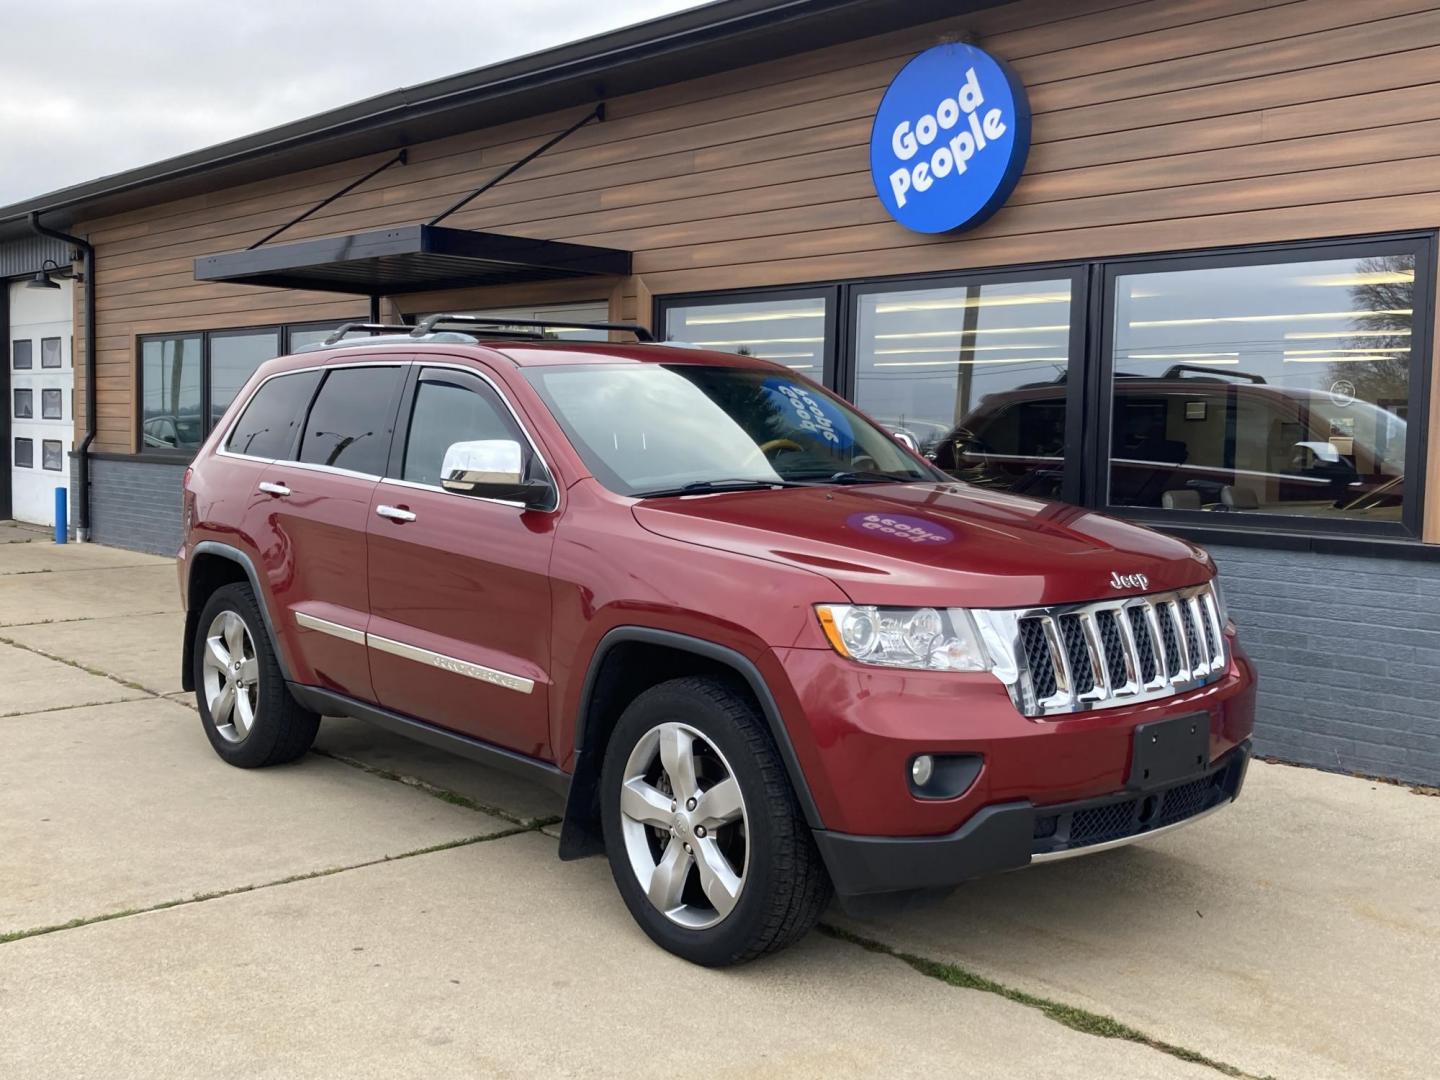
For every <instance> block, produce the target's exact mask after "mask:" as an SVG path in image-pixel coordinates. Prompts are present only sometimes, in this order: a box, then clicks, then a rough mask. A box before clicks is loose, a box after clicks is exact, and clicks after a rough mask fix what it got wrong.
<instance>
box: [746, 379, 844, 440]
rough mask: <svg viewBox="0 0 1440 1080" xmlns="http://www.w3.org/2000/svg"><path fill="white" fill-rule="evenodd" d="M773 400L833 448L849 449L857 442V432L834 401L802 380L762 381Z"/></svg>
mask: <svg viewBox="0 0 1440 1080" xmlns="http://www.w3.org/2000/svg"><path fill="white" fill-rule="evenodd" d="M761 385H762V386H763V387H764V388H765V392H766V394H768V395H769V396H770V400H771V402H772V403H773V404H774V405H776V406H777V407H778V408H779V409H780V410H781V411H782V412H783V413H784V414H785V415H786V417H787V418H788V419H789V420H790V421H791V422H793V423H794V424H795V425H796V426H797V427H799V428H800V429H801V430H802V431H805V432H807V433H808V434H810V435H813V436H814V437H815V438H816V439H818V440H820V441H822V442H823V443H825V445H826V446H828V447H829V448H830V449H832V450H849V449H850V448H851V447H852V446H854V445H855V433H854V432H853V431H851V430H850V421H849V420H847V419H846V418H845V414H844V413H843V412H841V411H840V410H839V409H838V408H837V407H836V406H835V403H834V402H833V401H831V400H830V399H829V398H827V397H826V396H825V395H824V394H817V393H814V392H813V391H811V390H810V389H808V388H807V387H805V386H804V385H803V384H801V383H795V382H791V381H790V380H788V379H780V378H770V379H766V380H765V381H764V382H763V383H762V384H761Z"/></svg>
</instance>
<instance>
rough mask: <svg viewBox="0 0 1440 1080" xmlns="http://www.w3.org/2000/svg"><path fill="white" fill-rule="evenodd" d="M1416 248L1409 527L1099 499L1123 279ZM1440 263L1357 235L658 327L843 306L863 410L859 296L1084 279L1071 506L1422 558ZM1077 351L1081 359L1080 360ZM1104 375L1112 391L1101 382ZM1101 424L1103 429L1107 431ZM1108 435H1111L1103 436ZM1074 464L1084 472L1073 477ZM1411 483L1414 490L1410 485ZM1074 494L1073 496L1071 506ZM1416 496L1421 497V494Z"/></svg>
mask: <svg viewBox="0 0 1440 1080" xmlns="http://www.w3.org/2000/svg"><path fill="white" fill-rule="evenodd" d="M1407 245H1411V246H1413V247H1414V249H1415V294H1416V297H1415V313H1414V316H1413V319H1414V326H1413V328H1412V329H1413V331H1414V332H1413V334H1412V342H1423V346H1422V345H1416V346H1414V347H1412V349H1411V354H1410V363H1411V369H1410V371H1411V383H1410V401H1409V406H1408V412H1407V417H1406V421H1407V426H1408V429H1409V430H1408V436H1409V445H1407V447H1406V467H1405V478H1406V485H1405V486H1406V491H1407V498H1406V502H1407V505H1406V506H1405V508H1404V511H1403V513H1402V520H1401V521H1400V522H1399V523H1395V522H1369V521H1344V520H1339V519H1335V518H1324V519H1320V518H1313V517H1306V516H1304V515H1298V514H1297V515H1284V514H1258V513H1246V512H1239V513H1235V512H1230V513H1225V514H1217V513H1214V512H1211V511H1204V510H1161V509H1152V508H1147V507H1124V506H1116V507H1110V506H1106V505H1104V503H1103V502H1102V501H1101V500H1099V499H1098V498H1097V493H1096V485H1097V484H1098V483H1099V478H1100V477H1102V476H1103V477H1105V478H1106V480H1107V481H1108V475H1109V473H1108V468H1109V460H1108V453H1106V452H1105V447H1106V446H1107V445H1108V444H1107V442H1106V441H1105V440H1106V438H1108V435H1109V430H1110V429H1109V425H1110V400H1109V396H1108V389H1109V374H1108V371H1109V368H1108V365H1109V361H1108V359H1107V356H1108V351H1109V342H1110V340H1111V339H1112V335H1113V331H1114V328H1113V326H1112V325H1111V319H1110V305H1111V303H1112V302H1113V288H1114V279H1115V278H1116V277H1118V276H1123V275H1124V274H1134V273H1145V272H1147V271H1148V269H1149V268H1151V267H1157V266H1163V267H1165V268H1167V269H1178V268H1180V266H1181V264H1182V263H1183V264H1184V266H1185V268H1189V269H1208V268H1213V267H1217V266H1224V265H1264V264H1266V263H1282V262H1308V261H1314V260H1318V259H1325V258H1332V257H1333V258H1345V257H1356V256H1359V255H1373V254H1377V253H1378V251H1379V249H1383V250H1385V251H1387V252H1394V251H1397V250H1403V249H1405V248H1406V246H1407ZM1437 257H1440V233H1437V232H1436V231H1435V230H1407V231H1403V232H1394V233H1369V234H1361V235H1357V236H1345V237H1338V238H1324V239H1314V240H1292V241H1282V242H1276V243H1265V244H1245V245H1232V246H1228V247H1221V248H1207V249H1200V250H1195V249H1182V250H1170V251H1163V252H1147V253H1143V254H1136V255H1117V256H1112V257H1109V258H1100V259H1085V260H1078V261H1077V260H1068V261H1055V262H1044V263H1024V264H1019V265H1012V266H1003V265H1002V266H991V267H976V268H967V269H965V270H963V271H936V272H932V273H924V274H909V275H892V276H888V277H868V278H851V279H845V280H830V281H823V282H810V283H804V284H799V285H789V286H783V287H779V288H747V289H727V290H720V291H716V292H688V293H675V294H665V295H663V296H656V297H655V298H654V300H653V301H652V306H651V308H652V318H653V319H654V322H653V324H652V325H653V326H655V327H656V328H657V330H658V331H661V332H663V330H664V327H665V317H666V313H667V312H669V311H670V310H671V309H673V308H676V307H692V306H704V305H713V304H733V303H737V302H744V301H746V300H757V301H759V300H765V299H793V298H795V297H800V296H818V295H821V294H827V295H833V297H834V303H835V307H834V308H833V309H830V308H827V312H829V311H832V310H833V312H835V315H833V316H831V317H827V319H826V322H827V326H826V346H827V355H826V360H825V374H826V377H825V380H824V382H825V385H826V386H827V387H828V388H830V389H831V390H834V391H835V392H836V393H838V394H840V395H841V396H842V397H844V398H845V399H846V400H847V401H851V402H853V401H854V388H855V367H856V356H855V350H854V348H853V344H854V341H855V330H856V324H857V321H858V311H859V309H858V304H857V300H856V298H857V296H858V295H860V294H863V293H870V292H875V291H883V292H888V291H893V290H899V289H905V288H926V289H932V288H945V287H947V286H948V285H950V284H952V283H959V284H966V283H975V282H981V283H983V282H985V281H1006V280H1010V281H1014V280H1027V279H1032V280H1033V279H1044V278H1046V277H1057V276H1063V275H1064V274H1066V273H1074V274H1075V275H1076V276H1075V278H1074V281H1075V283H1076V284H1075V285H1074V286H1073V288H1074V290H1075V291H1074V294H1073V296H1072V302H1071V319H1072V325H1071V328H1070V333H1071V350H1072V351H1071V357H1072V359H1071V363H1072V365H1073V364H1074V363H1075V358H1076V357H1077V356H1078V358H1079V362H1080V368H1079V371H1078V372H1077V374H1078V376H1079V377H1078V378H1076V379H1074V380H1072V384H1073V385H1072V386H1071V387H1070V388H1069V394H1068V395H1067V402H1066V408H1067V409H1074V410H1076V411H1077V414H1078V417H1079V422H1080V436H1079V439H1078V442H1077V443H1075V444H1073V445H1072V440H1071V433H1072V430H1073V429H1072V427H1071V424H1072V423H1073V421H1072V420H1071V418H1069V417H1067V421H1066V443H1067V445H1066V455H1065V480H1064V487H1065V492H1066V495H1065V501H1066V502H1071V503H1073V504H1074V505H1075V506H1078V507H1081V508H1082V509H1088V510H1099V511H1102V512H1104V513H1106V514H1109V515H1111V516H1114V517H1117V518H1121V519H1124V520H1129V521H1134V522H1136V523H1138V524H1143V525H1147V526H1150V527H1152V528H1158V529H1161V530H1164V531H1167V532H1175V533H1178V534H1181V535H1188V536H1193V537H1195V538H1197V539H1200V540H1202V541H1204V542H1207V543H1221V542H1223V543H1234V544H1239V545H1245V544H1250V543H1254V544H1265V545H1269V546H1275V545H1276V544H1283V545H1286V546H1292V547H1297V548H1300V547H1308V548H1313V549H1317V550H1318V549H1320V548H1324V549H1325V550H1327V551H1328V550H1341V549H1345V550H1349V549H1352V548H1354V549H1357V550H1359V549H1366V550H1368V549H1369V548H1370V547H1373V546H1375V545H1376V544H1377V543H1378V544H1379V545H1380V546H1381V547H1382V548H1383V549H1384V550H1385V551H1389V552H1392V553H1393V552H1397V551H1398V552H1404V551H1406V550H1410V549H1420V548H1421V547H1422V544H1421V535H1422V526H1423V518H1424V510H1425V497H1426V490H1427V480H1428V477H1427V476H1426V475H1425V464H1426V459H1427V456H1428V447H1429V443H1430V439H1431V438H1432V437H1433V434H1434V433H1432V430H1431V424H1430V389H1431V378H1432V374H1431V373H1432V372H1433V370H1434V366H1435V364H1436V363H1440V358H1437V357H1436V355H1435V351H1436V350H1435V347H1436V342H1435V341H1434V340H1433V339H1434V329H1435V305H1436V296H1435V288H1436V280H1437V269H1436V264H1437ZM1077 348H1078V349H1079V352H1078V353H1077V352H1076V351H1075V350H1076V349H1077ZM1102 369H1104V371H1103V376H1104V377H1103V381H1102ZM1102 422H1103V424H1102ZM1102 426H1103V429H1104V431H1103V435H1104V437H1103V438H1102V431H1101V428H1102ZM1072 461H1075V462H1077V464H1076V465H1075V466H1073V467H1072ZM1412 478H1413V484H1412ZM1072 492H1074V494H1075V497H1074V498H1073V499H1072V498H1071V497H1070V495H1071V493H1072ZM1412 492H1413V494H1412Z"/></svg>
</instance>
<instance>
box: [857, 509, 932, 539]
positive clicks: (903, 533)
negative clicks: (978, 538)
mask: <svg viewBox="0 0 1440 1080" xmlns="http://www.w3.org/2000/svg"><path fill="white" fill-rule="evenodd" d="M845 524H846V525H847V526H848V527H850V528H852V529H859V530H860V531H861V532H868V533H879V534H880V535H881V536H886V537H889V538H890V539H892V540H898V541H900V542H902V543H906V544H948V543H950V542H951V541H952V540H954V539H955V534H954V533H952V532H951V531H950V530H949V529H947V528H946V527H945V526H944V525H937V524H935V523H934V522H933V521H926V520H925V519H924V518H917V517H910V516H908V515H906V514H851V515H850V516H849V517H848V518H846V519H845Z"/></svg>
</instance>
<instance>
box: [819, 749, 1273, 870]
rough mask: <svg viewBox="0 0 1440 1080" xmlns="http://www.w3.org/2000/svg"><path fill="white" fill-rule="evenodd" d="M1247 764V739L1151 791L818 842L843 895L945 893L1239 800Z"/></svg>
mask: <svg viewBox="0 0 1440 1080" xmlns="http://www.w3.org/2000/svg"><path fill="white" fill-rule="evenodd" d="M1249 760H1250V743H1249V742H1248V741H1247V742H1245V743H1242V744H1241V745H1240V746H1237V747H1236V748H1235V749H1234V750H1232V751H1231V752H1230V753H1228V754H1226V755H1225V757H1224V758H1222V759H1221V760H1220V761H1219V762H1217V763H1216V764H1215V765H1213V766H1211V767H1210V768H1209V769H1206V770H1205V771H1204V772H1203V773H1200V774H1198V775H1196V776H1193V777H1190V778H1187V779H1185V780H1183V781H1181V782H1179V783H1174V784H1170V785H1168V786H1166V787H1164V788H1160V789H1157V790H1155V791H1153V792H1142V793H1136V792H1134V791H1121V792H1116V793H1115V794H1114V795H1109V796H1104V797H1102V798H1099V799H1086V800H1084V801H1081V802H1075V803H1067V804H1064V805H1060V806H1043V807H1036V806H1035V805H1034V804H1033V803H1031V802H1029V801H1018V802H1008V803H996V804H994V805H992V806H986V807H983V808H981V809H980V810H979V811H978V812H976V814H975V815H974V816H973V817H971V818H970V820H969V821H967V822H966V823H965V824H964V825H962V826H961V827H960V828H959V829H957V830H955V831H954V832H953V833H948V834H946V835H944V836H855V835H852V834H849V833H836V832H827V831H825V830H823V829H817V830H816V831H815V843H816V844H817V845H818V846H819V848H820V854H821V856H822V857H823V858H824V860H825V865H826V867H827V868H828V869H829V871H830V879H831V881H833V882H834V884H835V891H836V892H837V893H839V894H840V895H841V896H842V897H844V896H866V895H872V894H877V893H891V892H912V891H915V890H921V889H938V888H947V887H950V886H953V885H958V884H960V883H961V882H964V881H969V880H972V879H974V878H979V877H985V876H987V875H990V874H995V873H999V872H1001V871H1005V870H1018V869H1019V868H1020V867H1022V866H1028V865H1029V864H1030V860H1031V857H1032V856H1034V855H1055V854H1056V853H1059V852H1071V851H1074V852H1078V851H1080V850H1083V849H1084V848H1085V847H1089V846H1096V845H1104V844H1113V843H1114V842H1115V841H1117V840H1125V839H1138V838H1140V837H1142V836H1144V835H1145V834H1146V833H1149V832H1155V831H1157V830H1159V829H1162V828H1166V827H1169V826H1172V825H1178V824H1180V823H1181V822H1184V821H1186V820H1189V819H1190V818H1192V817H1195V816H1197V815H1199V814H1202V813H1205V812H1206V811H1208V810H1212V809H1214V808H1215V807H1216V806H1218V805H1220V804H1222V803H1224V802H1227V801H1229V800H1232V799H1234V798H1235V797H1236V796H1237V795H1239V794H1240V788H1241V785H1242V784H1243V783H1244V781H1245V770H1246V766H1247V765H1248V763H1249Z"/></svg>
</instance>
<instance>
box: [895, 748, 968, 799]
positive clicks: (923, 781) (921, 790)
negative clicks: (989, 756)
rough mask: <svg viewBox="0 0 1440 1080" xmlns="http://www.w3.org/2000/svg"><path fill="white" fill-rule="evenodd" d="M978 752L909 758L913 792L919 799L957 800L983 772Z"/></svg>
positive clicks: (911, 789)
mask: <svg viewBox="0 0 1440 1080" xmlns="http://www.w3.org/2000/svg"><path fill="white" fill-rule="evenodd" d="M984 764H985V759H984V758H983V757H981V756H980V755H979V754H917V755H916V756H915V757H913V758H911V759H910V794H911V795H913V796H915V798H917V799H958V798H959V797H960V796H961V795H964V794H965V792H967V791H969V790H970V786H971V785H972V784H974V783H975V780H976V778H977V777H979V775H980V770H981V768H982V767H983V766H984Z"/></svg>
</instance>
